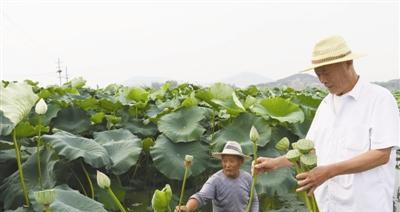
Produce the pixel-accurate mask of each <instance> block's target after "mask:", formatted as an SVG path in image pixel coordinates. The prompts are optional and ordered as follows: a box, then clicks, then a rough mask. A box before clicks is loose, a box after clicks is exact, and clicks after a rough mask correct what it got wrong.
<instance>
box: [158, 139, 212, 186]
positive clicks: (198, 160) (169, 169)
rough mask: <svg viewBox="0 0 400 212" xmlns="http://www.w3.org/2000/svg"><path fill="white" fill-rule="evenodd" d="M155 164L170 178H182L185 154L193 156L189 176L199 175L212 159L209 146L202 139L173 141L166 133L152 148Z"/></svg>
mask: <svg viewBox="0 0 400 212" xmlns="http://www.w3.org/2000/svg"><path fill="white" fill-rule="evenodd" d="M150 155H151V157H152V159H153V162H154V165H155V166H156V168H157V169H158V171H160V172H161V173H163V174H164V175H165V176H167V177H168V178H169V179H174V180H182V179H183V175H184V172H185V168H184V166H183V163H184V158H185V155H192V156H193V163H192V166H191V167H190V169H189V172H188V176H197V175H199V174H201V173H203V171H205V169H206V168H207V167H208V161H209V159H210V156H209V151H208V147H207V146H206V145H204V143H203V142H201V141H196V142H190V143H173V142H171V141H170V140H169V139H168V138H167V137H166V136H165V135H160V136H159V137H158V138H157V140H156V144H155V145H154V146H153V147H152V148H151V149H150Z"/></svg>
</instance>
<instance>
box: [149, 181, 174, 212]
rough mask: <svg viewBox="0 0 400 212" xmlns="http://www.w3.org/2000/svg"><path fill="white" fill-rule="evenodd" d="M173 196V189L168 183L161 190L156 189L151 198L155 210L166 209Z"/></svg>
mask: <svg viewBox="0 0 400 212" xmlns="http://www.w3.org/2000/svg"><path fill="white" fill-rule="evenodd" d="M171 198H172V190H171V187H170V186H169V185H168V184H167V185H165V187H164V188H163V189H162V190H161V191H160V190H158V189H156V190H155V191H154V194H153V198H152V199H151V206H152V208H153V210H154V211H157V212H158V211H166V210H167V209H168V207H169V202H170V201H171Z"/></svg>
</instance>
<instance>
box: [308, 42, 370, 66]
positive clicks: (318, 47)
mask: <svg viewBox="0 0 400 212" xmlns="http://www.w3.org/2000/svg"><path fill="white" fill-rule="evenodd" d="M362 56H365V54H359V53H354V52H352V51H351V50H350V48H349V47H348V46H347V44H346V41H345V40H344V39H343V38H342V37H341V36H338V35H335V36H330V37H328V38H325V39H322V40H321V41H319V42H318V43H317V44H315V46H314V49H313V53H312V60H311V63H312V66H311V67H308V68H307V69H305V70H303V71H302V72H304V71H308V70H311V69H315V68H318V67H321V66H324V65H329V64H334V63H340V62H344V61H348V60H354V59H357V58H360V57H362Z"/></svg>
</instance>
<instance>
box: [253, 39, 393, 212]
mask: <svg viewBox="0 0 400 212" xmlns="http://www.w3.org/2000/svg"><path fill="white" fill-rule="evenodd" d="M361 56H362V55H359V54H355V53H353V52H352V51H351V50H350V49H349V47H348V46H347V44H346V42H345V41H344V39H343V38H342V37H340V36H332V37H328V38H326V39H323V40H321V41H320V42H318V43H317V44H316V45H315V47H314V51H313V58H312V64H313V65H312V67H310V68H308V69H307V70H310V69H314V71H315V73H316V75H317V76H318V78H319V80H320V81H321V83H323V84H324V85H325V87H326V88H327V89H328V90H329V93H330V94H328V95H327V96H326V97H325V98H324V99H323V101H322V102H321V104H320V105H319V107H318V110H317V112H316V115H315V117H314V120H313V122H312V124H311V127H310V129H309V131H308V133H307V136H306V137H307V138H308V139H311V140H313V141H314V143H315V150H316V154H317V157H318V162H317V165H318V166H317V167H316V168H314V169H313V170H311V171H309V172H305V173H301V174H298V175H297V176H296V178H297V179H298V184H299V188H298V189H297V191H305V190H306V191H308V193H312V192H314V193H315V197H316V199H317V203H318V206H319V209H320V211H322V212H328V211H329V212H332V211H333V212H346V211H348V212H358V211H362V212H368V211H370V212H376V211H385V212H388V211H392V210H393V206H392V199H393V198H392V197H393V193H394V180H395V160H396V152H395V151H396V149H397V148H398V142H399V137H400V136H399V111H398V108H397V103H396V101H395V99H394V97H393V96H392V94H391V93H390V92H389V91H388V90H386V89H384V88H382V87H380V86H378V85H374V84H370V83H368V82H366V81H365V80H364V79H363V78H362V77H360V76H359V75H358V74H357V73H356V71H355V69H354V66H353V60H354V59H357V58H359V57H361ZM285 166H291V163H290V162H289V161H288V160H287V159H286V158H285V157H278V158H264V157H260V158H258V159H257V161H256V165H255V166H254V167H255V172H256V173H260V172H265V171H272V170H274V169H277V168H279V167H285Z"/></svg>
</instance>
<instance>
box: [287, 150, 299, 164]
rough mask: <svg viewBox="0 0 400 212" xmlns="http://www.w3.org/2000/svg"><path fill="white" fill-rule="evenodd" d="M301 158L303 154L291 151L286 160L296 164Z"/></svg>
mask: <svg viewBox="0 0 400 212" xmlns="http://www.w3.org/2000/svg"><path fill="white" fill-rule="evenodd" d="M300 156H301V153H300V151H299V150H297V149H292V150H289V151H288V152H287V153H286V158H287V159H288V160H289V161H290V162H292V163H296V162H297V161H298V160H299V159H300Z"/></svg>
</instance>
